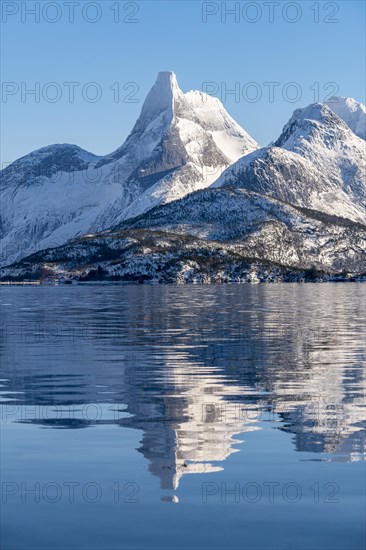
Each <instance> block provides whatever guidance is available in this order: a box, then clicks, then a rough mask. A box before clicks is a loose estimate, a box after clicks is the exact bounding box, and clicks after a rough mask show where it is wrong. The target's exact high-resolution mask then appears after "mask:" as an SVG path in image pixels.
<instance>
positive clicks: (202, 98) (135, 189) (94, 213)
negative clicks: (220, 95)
mask: <svg viewBox="0 0 366 550" xmlns="http://www.w3.org/2000/svg"><path fill="white" fill-rule="evenodd" d="M256 148H258V145H257V143H256V142H255V141H254V140H253V139H252V138H251V137H250V136H249V135H248V134H247V133H246V132H245V131H244V130H243V129H242V128H241V127H240V126H239V125H238V124H237V123H236V122H235V121H234V120H233V119H232V118H231V117H230V116H229V115H228V113H227V112H226V111H225V109H224V107H223V106H222V104H221V103H220V101H219V100H218V99H216V98H212V97H210V96H208V95H206V94H204V93H201V92H198V91H191V92H188V93H185V94H184V93H183V92H182V91H181V90H180V89H179V86H178V84H177V80H176V77H175V75H174V73H171V72H161V73H159V74H158V77H157V80H156V83H155V85H154V86H153V88H152V89H151V91H150V92H149V94H148V96H147V98H146V100H145V102H144V104H143V107H142V110H141V114H140V117H139V118H138V120H137V122H136V124H135V126H134V128H133V130H132V132H131V134H130V135H129V136H128V138H127V140H126V141H125V143H124V144H123V145H122V146H121V147H120V148H119V149H117V150H116V151H114V152H113V153H111V154H110V155H107V156H105V157H98V156H96V155H92V154H91V153H88V152H87V151H84V150H82V149H80V148H79V147H76V146H75V145H68V144H62V145H51V146H49V147H45V148H43V149H40V150H38V151H35V152H33V153H31V154H29V155H27V156H25V157H23V158H21V159H19V160H17V161H15V162H14V163H13V164H11V165H10V166H8V167H7V168H5V169H4V170H2V172H1V223H0V236H1V263H2V264H7V263H11V262H13V261H15V260H17V259H19V258H21V257H24V256H26V255H28V254H30V253H32V252H34V251H36V250H41V249H44V248H47V247H50V246H57V245H61V244H63V243H64V242H66V241H67V240H68V239H70V238H73V237H75V236H77V235H81V234H85V233H89V232H95V231H100V230H103V229H105V228H108V227H110V226H112V225H114V224H116V223H118V222H120V221H122V220H124V219H126V218H128V217H131V216H136V215H138V214H141V213H143V212H145V211H146V210H148V209H149V208H151V207H152V206H155V205H157V204H160V203H165V202H169V201H172V200H175V199H179V198H181V197H183V196H184V195H186V194H187V193H190V192H192V191H195V190H197V189H201V188H204V187H207V186H209V185H210V184H211V183H212V182H213V181H214V180H215V179H216V178H217V175H218V174H219V173H221V172H222V170H223V169H224V168H226V167H227V166H229V165H230V164H232V163H233V162H234V161H236V160H237V159H238V158H240V157H242V156H243V155H245V154H247V153H249V152H251V151H253V150H255V149H256Z"/></svg>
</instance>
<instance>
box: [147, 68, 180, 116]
mask: <svg viewBox="0 0 366 550" xmlns="http://www.w3.org/2000/svg"><path fill="white" fill-rule="evenodd" d="M178 99H181V100H183V99H184V95H183V92H182V91H181V90H180V88H179V86H178V82H177V77H176V76H175V74H174V73H173V72H171V71H163V72H160V73H158V76H157V79H156V82H155V84H154V86H153V87H152V88H151V90H150V92H149V93H148V94H147V97H146V99H145V101H144V104H143V106H142V110H141V114H140V117H139V120H138V123H140V125H142V124H143V125H144V126H146V124H148V123H149V122H151V121H152V120H153V119H154V118H156V117H157V116H159V115H160V114H162V113H167V117H169V118H170V119H172V118H173V115H174V101H175V100H178ZM138 123H137V124H138ZM137 124H136V126H137ZM138 127H139V126H138Z"/></svg>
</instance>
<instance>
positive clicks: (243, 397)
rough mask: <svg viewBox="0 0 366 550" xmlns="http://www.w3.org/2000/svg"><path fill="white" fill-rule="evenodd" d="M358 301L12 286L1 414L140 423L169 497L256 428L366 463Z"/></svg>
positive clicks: (324, 454)
mask: <svg viewBox="0 0 366 550" xmlns="http://www.w3.org/2000/svg"><path fill="white" fill-rule="evenodd" d="M364 298H365V290H364V286H362V285H361V284H360V285H358V284H353V285H352V284H349V285H332V284H314V285H271V286H270V285H257V286H249V285H245V286H220V287H192V286H190V287H160V286H159V287H146V286H137V287H118V286H115V287H99V286H90V287H81V286H76V287H70V288H66V287H64V288H62V287H60V288H57V287H55V288H54V287H45V288H31V289H30V288H20V289H18V288H10V289H4V290H2V311H3V316H2V328H3V331H2V340H1V358H2V374H1V400H2V420H3V421H8V422H21V423H29V424H32V425H33V426H34V425H36V426H39V427H41V428H55V429H62V428H64V429H80V428H90V427H94V428H101V427H103V426H104V425H109V424H114V425H116V426H122V427H129V428H133V429H138V430H141V431H142V438H141V444H140V446H139V448H138V449H137V450H138V451H139V452H140V453H142V454H143V456H144V457H145V458H146V460H147V461H148V463H149V471H150V472H151V474H153V475H155V476H158V477H159V478H160V481H161V488H162V489H168V490H171V491H172V492H176V491H177V489H178V487H179V483H180V480H181V478H182V476H184V475H187V474H194V473H209V472H215V471H219V470H222V469H224V468H225V460H226V459H227V458H228V457H229V455H230V454H231V453H233V452H236V451H240V452H245V446H246V445H248V444H250V443H248V442H246V434H247V432H251V431H253V430H263V429H271V428H275V429H279V430H282V431H286V432H289V433H291V434H293V439H292V442H293V451H294V452H295V451H302V452H303V451H305V452H306V451H309V452H311V453H317V456H319V460H322V461H357V460H361V459H362V457H363V452H364V422H363V420H364V383H365V371H364V361H365V351H364V339H365V335H364V326H365V310H364V307H363V304H364ZM114 437H116V433H114ZM312 459H313V458H312Z"/></svg>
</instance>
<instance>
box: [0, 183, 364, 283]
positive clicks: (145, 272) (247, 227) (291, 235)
mask: <svg viewBox="0 0 366 550" xmlns="http://www.w3.org/2000/svg"><path fill="white" fill-rule="evenodd" d="M365 252H366V226H363V225H361V224H358V223H355V222H352V221H350V220H345V219H341V218H336V217H334V216H330V215H326V214H320V213H319V212H315V211H310V210H305V209H301V208H295V207H293V206H291V205H289V204H287V203H283V202H281V201H279V200H277V199H273V198H271V197H268V196H264V195H261V194H259V193H254V192H252V191H248V190H245V189H239V188H222V189H211V188H210V189H204V190H202V191H196V192H195V193H192V194H190V195H188V196H186V197H184V198H182V199H180V200H178V201H174V202H171V203H168V204H165V205H160V206H158V207H156V208H154V209H152V210H150V211H148V212H146V213H145V214H143V215H141V216H139V217H138V218H135V219H131V220H126V221H125V222H123V223H122V224H120V226H119V227H118V228H115V229H113V230H108V231H105V232H103V233H99V234H95V235H87V236H84V237H81V238H77V239H75V240H73V241H70V242H69V243H67V244H66V245H64V246H62V247H59V248H55V249H50V250H45V251H42V252H40V253H38V254H34V255H33V256H30V257H27V258H25V259H24V260H23V261H21V262H20V263H18V264H15V265H13V266H11V267H5V268H3V269H2V270H0V278H2V279H5V280H9V278H20V279H24V278H25V279H27V278H36V279H39V278H45V277H51V278H55V277H56V278H57V277H60V276H61V277H63V276H66V277H73V278H77V279H78V278H81V280H96V279H97V280H124V281H140V282H141V281H155V282H158V281H159V282H192V281H196V282H206V283H208V282H223V281H226V280H229V281H243V280H244V281H258V280H274V279H276V280H290V281H291V280H300V279H301V278H303V277H305V278H306V277H307V275H306V271H307V270H308V271H310V272H313V271H314V270H318V271H319V272H320V271H322V272H323V274H322V275H320V276H322V277H324V276H325V277H328V278H329V277H332V276H335V275H336V274H338V275H339V274H341V273H343V272H348V273H353V274H359V275H362V274H365V273H366V253H365ZM299 270H300V271H301V270H302V271H301V272H299ZM315 277H317V275H316V276H315Z"/></svg>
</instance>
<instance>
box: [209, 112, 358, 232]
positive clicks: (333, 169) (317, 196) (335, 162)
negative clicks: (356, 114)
mask: <svg viewBox="0 0 366 550" xmlns="http://www.w3.org/2000/svg"><path fill="white" fill-rule="evenodd" d="M365 159H366V156H365V142H364V141H363V140H362V139H360V138H359V137H357V136H356V135H355V134H354V133H353V132H352V131H351V129H350V128H349V127H348V126H347V125H346V124H345V122H343V121H342V120H341V119H340V118H339V117H338V116H337V115H336V114H335V113H333V112H332V111H331V110H330V109H329V108H328V107H327V106H326V105H321V104H313V105H309V106H308V107H306V108H304V109H297V110H296V111H295V112H294V114H293V116H292V117H291V119H290V120H289V122H288V123H287V124H286V126H285V127H284V129H283V131H282V134H281V136H280V137H279V138H278V140H277V141H275V142H274V144H273V146H272V147H265V148H262V149H259V150H257V151H254V152H253V153H251V154H249V155H246V156H244V157H243V158H241V159H240V160H239V161H237V162H236V163H234V164H233V165H232V166H230V167H229V168H228V169H227V170H226V171H224V173H223V174H222V176H221V177H220V178H219V179H218V180H217V181H216V182H215V183H214V184H213V187H222V186H239V187H243V188H246V189H250V190H252V191H257V192H260V193H264V194H267V195H270V196H272V197H275V198H279V199H281V200H284V201H286V202H289V203H291V204H294V205H297V206H301V207H306V208H310V209H313V210H319V211H321V212H327V213H329V214H335V215H338V216H341V217H345V218H349V219H351V220H355V221H360V222H364V221H365V205H366V189H365V182H366V169H365Z"/></svg>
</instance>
